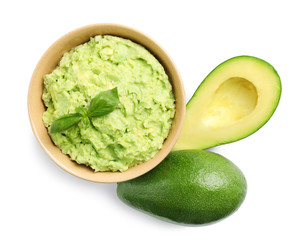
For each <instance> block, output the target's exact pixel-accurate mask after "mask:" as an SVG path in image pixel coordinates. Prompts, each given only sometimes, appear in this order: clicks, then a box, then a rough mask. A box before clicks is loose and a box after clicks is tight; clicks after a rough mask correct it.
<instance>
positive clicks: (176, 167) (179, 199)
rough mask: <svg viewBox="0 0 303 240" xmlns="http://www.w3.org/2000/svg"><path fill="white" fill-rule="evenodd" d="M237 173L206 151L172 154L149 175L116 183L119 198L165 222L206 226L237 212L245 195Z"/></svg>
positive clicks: (227, 164)
mask: <svg viewBox="0 0 303 240" xmlns="http://www.w3.org/2000/svg"><path fill="white" fill-rule="evenodd" d="M246 189H247V184H246V180H245V177H244V175H243V174H242V172H241V171H240V169H239V168H238V167H237V166H235V165H234V164H233V163H232V162H231V161H229V160H228V159H226V158H225V157H223V156H221V155H219V154H216V153H213V152H209V151H205V150H182V151H175V152H171V153H170V154H169V155H168V156H167V158H166V159H165V160H164V161H163V162H162V163H161V164H160V165H158V166H157V167H156V168H155V169H153V170H152V171H150V172H148V173H146V174H145V175H143V176H141V177H138V178H136V179H133V180H130V181H126V182H121V183H118V187H117V194H118V196H119V198H120V199H121V200H122V201H123V202H125V203H126V204H128V205H131V206H133V207H135V208H137V209H139V210H141V211H143V212H146V213H148V214H151V215H154V216H157V217H160V218H161V219H164V220H167V221H173V222H177V223H183V224H206V223H211V222H214V221H218V220H220V219H222V218H224V217H227V216H228V215H230V214H232V213H233V212H234V211H236V210H237V209H238V208H239V206H240V205H241V203H242V202H243V200H244V198H245V195H246Z"/></svg>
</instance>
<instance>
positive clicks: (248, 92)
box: [201, 77, 258, 128]
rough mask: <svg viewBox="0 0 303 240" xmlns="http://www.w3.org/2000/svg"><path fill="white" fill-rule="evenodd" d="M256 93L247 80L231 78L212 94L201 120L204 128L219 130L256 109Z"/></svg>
mask: <svg viewBox="0 0 303 240" xmlns="http://www.w3.org/2000/svg"><path fill="white" fill-rule="evenodd" d="M257 101H258V93H257V89H256V87H255V86H254V85H253V84H252V83H251V82H250V81H248V80H247V79H245V78H241V77H231V78H229V79H227V80H226V81H224V82H223V83H222V84H221V85H220V86H219V87H218V88H217V90H216V91H215V92H214V95H213V97H212V99H211V101H210V104H209V106H208V107H206V111H205V113H204V114H203V115H202V118H201V119H202V120H203V121H204V124H205V125H206V126H209V127H212V128H220V127H223V126H227V125H230V124H232V123H234V122H235V121H237V120H239V119H242V118H244V117H245V116H247V115H249V114H250V113H251V112H252V111H253V110H254V109H255V107H256V105H257Z"/></svg>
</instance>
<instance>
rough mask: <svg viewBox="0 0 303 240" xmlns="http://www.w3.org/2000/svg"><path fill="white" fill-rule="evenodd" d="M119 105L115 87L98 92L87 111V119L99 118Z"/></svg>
mask: <svg viewBox="0 0 303 240" xmlns="http://www.w3.org/2000/svg"><path fill="white" fill-rule="evenodd" d="M118 103H119V96H118V90H117V87H115V88H113V89H111V90H107V91H103V92H100V93H99V94H98V95H97V96H95V97H94V98H93V99H92V100H91V102H90V105H89V108H88V110H87V116H88V117H99V116H103V115H106V114H108V113H111V112H112V111H114V110H115V108H116V107H117V106H118Z"/></svg>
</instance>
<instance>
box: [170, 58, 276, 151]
mask: <svg viewBox="0 0 303 240" xmlns="http://www.w3.org/2000/svg"><path fill="white" fill-rule="evenodd" d="M280 96H281V81H280V77H279V75H278V73H277V72H276V70H275V69H274V68H273V66H271V65H270V64H269V63H267V62H265V61H264V60H262V59H259V58H256V57H251V56H239V57H234V58H231V59H229V60H227V61H225V62H223V63H222V64H220V65H219V66H218V67H216V68H215V69H214V70H213V71H212V72H211V73H210V74H209V75H208V76H207V77H206V78H205V79H204V81H203V82H202V83H201V84H200V86H199V87H198V89H197V90H196V92H195V93H194V95H193V97H192V98H191V99H190V101H189V102H188V103H187V106H186V117H185V122H184V125H183V128H182V131H181V135H180V137H179V139H178V141H177V143H176V145H175V147H174V149H173V150H183V149H206V148H210V147H214V146H218V145H221V144H225V143H230V142H234V141H237V140H240V139H242V138H245V137H247V136H249V135H251V134H252V133H254V132H256V131H257V130H258V129H260V128H261V127H262V126H263V125H264V124H265V123H266V122H267V121H268V120H269V119H270V117H271V116H272V114H273V113H274V111H275V109H276V108H277V105H278V103H279V100H280Z"/></svg>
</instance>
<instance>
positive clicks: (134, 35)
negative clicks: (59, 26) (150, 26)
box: [28, 24, 186, 182]
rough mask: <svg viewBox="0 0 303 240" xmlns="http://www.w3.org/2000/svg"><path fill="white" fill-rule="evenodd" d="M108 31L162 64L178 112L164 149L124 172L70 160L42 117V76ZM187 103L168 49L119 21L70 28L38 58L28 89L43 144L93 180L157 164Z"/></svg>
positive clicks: (122, 177) (124, 176) (128, 175)
mask: <svg viewBox="0 0 303 240" xmlns="http://www.w3.org/2000/svg"><path fill="white" fill-rule="evenodd" d="M105 34H108V35H114V36H118V37H122V38H127V39H130V40H132V41H134V42H136V43H138V44H141V45H142V46H144V47H145V48H146V49H148V50H149V51H150V52H151V53H152V54H153V55H154V56H155V57H156V58H157V59H158V60H159V62H160V63H161V64H162V65H163V67H164V69H165V71H166V73H167V75H168V76H169V79H170V82H171V84H172V86H173V92H174V96H175V100H176V114H175V117H174V120H173V123H172V127H171V130H170V133H169V135H168V137H167V139H166V140H165V141H164V143H163V147H162V149H161V150H160V151H159V152H158V153H157V154H156V155H155V156H154V158H152V159H150V160H148V161H147V162H144V163H142V164H139V165H137V166H135V167H132V168H129V169H128V170H127V171H125V172H94V170H92V169H91V168H90V167H87V166H84V165H80V164H77V163H76V162H75V161H72V160H70V158H69V156H68V155H65V154H63V153H62V152H61V150H60V149H59V148H58V147H56V146H55V145H54V143H53V142H52V140H51V138H50V136H49V134H48V132H47V129H46V127H45V126H44V124H43V121H42V115H43V113H44V111H45V106H44V104H43V101H42V92H43V76H44V75H45V74H48V73H50V72H52V70H53V69H54V68H55V67H56V66H57V64H58V62H59V61H60V59H61V58H62V56H63V54H64V53H65V52H68V51H69V50H71V49H72V48H73V47H76V46H78V45H80V44H82V43H85V42H87V41H88V40H89V39H90V37H92V36H95V35H105ZM185 106H186V98H185V92H184V87H183V83H182V80H181V77H180V75H179V73H178V70H177V68H176V66H175V65H174V63H173V61H172V60H171V59H170V57H169V56H168V55H167V53H166V52H165V51H164V50H163V49H162V48H161V47H160V46H159V45H158V44H157V43H156V42H155V41H153V40H152V39H151V38H149V37H148V36H146V35H145V34H143V33H141V32H139V31H137V30H135V29H132V28H130V27H126V26H122V25H118V24H93V25H88V26H84V27H81V28H78V29H76V30H74V31H71V32H69V33H67V34H66V35H64V36H63V37H61V38H60V39H58V40H57V41H56V42H55V43H54V44H53V45H51V46H50V47H49V49H48V50H47V51H46V52H45V53H44V55H43V56H42V58H41V59H40V61H39V62H38V64H37V66H36V68H35V70H34V72H33V75H32V79H31V82H30V86H29V90H28V112H29V118H30V123H31V126H32V129H33V132H34V134H35V136H36V138H37V140H38V142H39V143H40V145H41V147H42V148H43V149H44V151H45V152H46V153H47V154H48V156H49V157H50V158H51V159H52V160H53V161H54V162H55V163H56V164H57V165H59V166H60V167H61V168H63V169H64V170H66V171H67V172H69V173H71V174H73V175H75V176H77V177H80V178H82V179H86V180H89V181H93V182H121V181H126V180H129V179H133V178H136V177H138V176H140V175H142V174H144V173H146V172H148V171H150V170H151V169H153V168H154V167H156V166H157V165H158V164H159V163H160V162H161V161H162V160H163V159H164V158H165V157H166V156H167V154H168V153H169V152H170V151H171V149H172V148H173V146H174V144H175V143H176V141H177V138H178V136H179V134H180V131H181V127H182V124H183V120H184V116H185Z"/></svg>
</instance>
